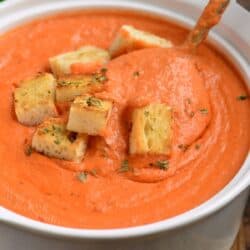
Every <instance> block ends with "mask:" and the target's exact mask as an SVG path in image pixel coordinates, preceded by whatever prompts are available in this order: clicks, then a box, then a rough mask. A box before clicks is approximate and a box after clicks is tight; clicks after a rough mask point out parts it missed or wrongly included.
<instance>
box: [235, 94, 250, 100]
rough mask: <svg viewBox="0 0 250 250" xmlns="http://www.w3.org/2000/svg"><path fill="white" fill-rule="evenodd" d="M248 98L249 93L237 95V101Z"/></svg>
mask: <svg viewBox="0 0 250 250" xmlns="http://www.w3.org/2000/svg"><path fill="white" fill-rule="evenodd" d="M249 98H250V96H249V95H239V96H237V100H238V101H245V100H247V99H249Z"/></svg>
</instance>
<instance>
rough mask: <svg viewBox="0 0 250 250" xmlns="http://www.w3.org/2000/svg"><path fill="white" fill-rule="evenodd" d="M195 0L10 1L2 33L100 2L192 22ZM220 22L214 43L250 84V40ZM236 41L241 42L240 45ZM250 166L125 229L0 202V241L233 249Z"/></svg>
mask: <svg viewBox="0 0 250 250" xmlns="http://www.w3.org/2000/svg"><path fill="white" fill-rule="evenodd" d="M145 2H147V4H146V3H145ZM191 2H192V1H176V0H168V1H167V0H165V1H164V0H155V1H151V0H145V1H144V3H143V1H139V2H135V1H122V0H111V1H108V0H107V1H105V0H99V1H98V0H97V1H96V0H92V1H91V2H86V1H80V0H79V1H78V0H74V1H72V0H71V1H59V0H50V1H49V0H43V1H35V0H27V1H25V0H19V1H14V0H9V2H6V3H5V4H4V5H0V32H1V33H2V32H4V31H6V30H8V29H10V28H12V27H15V26H16V25H20V24H21V23H23V22H26V21H29V20H32V19H35V18H37V17H40V16H44V15H51V14H53V13H56V12H63V11H65V10H79V9H86V8H88V9H89V8H100V7H102V8H117V7H118V8H119V9H134V10H140V11H142V10H143V11H145V12H150V13H154V14H157V15H160V16H162V17H165V18H168V19H171V20H172V21H174V22H176V23H179V24H181V25H184V26H187V27H190V26H191V25H193V23H194V21H193V20H192V19H191V18H190V17H192V16H195V15H197V14H198V10H199V8H198V7H197V6H196V5H193V4H192V3H191ZM150 3H151V4H150ZM235 4H236V3H233V5H235ZM231 8H232V7H231ZM235 8H238V7H235ZM242 11H243V10H242ZM238 14H239V13H238ZM242 15H243V14H242ZM244 15H245V13H244ZM245 21H246V20H245ZM243 22H244V20H243ZM220 27H221V29H222V32H221V34H222V35H223V36H224V37H226V38H227V41H226V40H225V39H223V38H222V37H221V36H220V35H218V34H216V33H212V34H211V35H210V42H211V43H213V44H214V45H215V46H216V47H217V48H219V49H220V51H221V52H223V53H224V54H225V55H226V56H227V57H228V58H229V60H231V62H232V63H233V64H234V65H235V67H236V68H237V69H238V70H239V72H240V73H241V75H242V77H243V78H244V79H245V81H246V83H247V84H248V87H249V88H250V75H249V72H250V71H249V65H248V62H247V60H250V56H249V55H248V53H249V51H250V50H249V51H248V49H249V43H248V41H247V39H246V38H244V36H241V35H240V34H239V32H238V30H237V29H235V28H233V29H231V28H230V27H229V26H228V24H225V23H224V24H222V25H221V26H220ZM229 29H231V32H230V37H229V36H227V34H228V33H227V32H226V31H227V30H229ZM218 31H220V28H219V29H218ZM235 41H240V42H241V43H240V44H239V43H237V45H236V43H235ZM243 55H244V56H243ZM249 170H250V156H249V155H248V157H247V159H246V161H245V163H244V164H243V166H242V168H241V169H240V171H239V172H238V174H237V175H236V176H235V177H234V179H233V180H232V181H231V182H230V183H229V184H228V185H227V186H226V187H225V188H224V189H223V190H221V191H220V192H219V193H218V194H217V195H215V196H214V197H213V198H212V199H210V200H208V201H207V202H205V203H203V204H202V205H201V206H199V207H196V208H195V209H192V210H190V211H188V212H186V213H184V214H181V215H179V216H176V217H173V218H171V219H167V220H163V221H161V222H156V223H153V224H149V225H145V226H138V227H131V228H125V229H114V230H84V229H71V228H64V227H59V226H54V225H48V224H44V223H41V222H38V221H34V220H31V219H29V218H26V217H23V216H20V215H18V214H15V213H13V212H11V211H9V210H7V209H4V208H3V207H0V246H1V249H3V250H14V249H18V250H31V249H36V250H44V249H53V250H66V249H67V250H68V249H71V250H77V249H85V250H107V249H114V250H116V249H117V250H128V249H129V250H142V249H143V250H152V249H154V250H229V249H230V247H231V245H232V243H233V240H234V238H235V235H236V233H237V231H238V229H239V225H240V221H241V216H242V213H243V210H244V207H245V204H246V200H247V196H248V189H249V185H250V171H249Z"/></svg>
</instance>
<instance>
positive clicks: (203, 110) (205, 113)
mask: <svg viewBox="0 0 250 250" xmlns="http://www.w3.org/2000/svg"><path fill="white" fill-rule="evenodd" d="M200 113H201V114H203V115H207V114H208V110H207V109H200Z"/></svg>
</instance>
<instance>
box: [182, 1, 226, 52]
mask: <svg viewBox="0 0 250 250" xmlns="http://www.w3.org/2000/svg"><path fill="white" fill-rule="evenodd" d="M229 2H230V0H210V1H209V3H208V5H207V6H206V8H205V9H204V11H203V13H202V15H201V16H200V18H199V20H198V22H197V24H196V25H195V27H194V29H193V30H192V31H191V32H190V34H189V35H188V37H187V39H186V41H185V43H184V47H186V48H189V49H191V50H192V49H196V48H197V47H198V46H199V45H200V44H201V43H202V42H203V41H204V40H205V39H206V37H207V35H208V33H209V31H210V30H211V29H212V28H213V27H214V26H215V25H216V24H217V23H218V22H219V21H220V19H221V17H222V15H223V13H224V11H225V9H226V7H227V6H228V4H229Z"/></svg>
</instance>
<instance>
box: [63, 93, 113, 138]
mask: <svg viewBox="0 0 250 250" xmlns="http://www.w3.org/2000/svg"><path fill="white" fill-rule="evenodd" d="M111 109H112V102H110V101H105V100H102V99H99V98H96V97H94V96H91V95H84V96H78V97H76V99H75V100H74V102H73V104H72V105H71V108H70V113H69V120H68V124H67V129H68V130H70V131H74V132H78V133H85V134H88V135H102V134H103V131H104V130H105V128H106V125H107V121H108V119H109V115H110V112H111Z"/></svg>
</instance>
